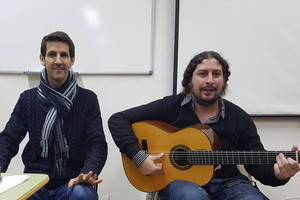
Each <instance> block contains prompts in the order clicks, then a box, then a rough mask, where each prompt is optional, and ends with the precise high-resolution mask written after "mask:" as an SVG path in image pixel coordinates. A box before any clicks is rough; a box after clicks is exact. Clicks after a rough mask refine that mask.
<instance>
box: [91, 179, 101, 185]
mask: <svg viewBox="0 0 300 200" xmlns="http://www.w3.org/2000/svg"><path fill="white" fill-rule="evenodd" d="M102 182H103V179H98V180H95V181H94V182H93V185H98V184H99V183H102Z"/></svg>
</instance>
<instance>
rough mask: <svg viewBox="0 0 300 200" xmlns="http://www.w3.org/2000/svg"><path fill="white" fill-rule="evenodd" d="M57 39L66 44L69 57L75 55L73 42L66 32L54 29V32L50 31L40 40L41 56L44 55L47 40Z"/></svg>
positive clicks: (53, 40)
mask: <svg viewBox="0 0 300 200" xmlns="http://www.w3.org/2000/svg"><path fill="white" fill-rule="evenodd" d="M57 41H58V42H64V43H66V44H68V46H69V53H70V57H71V58H74V57H75V46H74V43H73V41H72V40H71V38H70V37H69V36H68V34H66V33H65V32H62V31H56V32H53V33H50V34H48V35H46V36H44V37H43V39H42V42H41V54H42V55H43V57H45V56H46V51H47V42H57Z"/></svg>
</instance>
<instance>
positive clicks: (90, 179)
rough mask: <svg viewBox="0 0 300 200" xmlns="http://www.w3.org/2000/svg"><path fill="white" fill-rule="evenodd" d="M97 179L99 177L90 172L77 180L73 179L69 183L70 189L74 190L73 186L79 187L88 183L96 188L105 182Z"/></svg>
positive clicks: (81, 175) (80, 175)
mask: <svg viewBox="0 0 300 200" xmlns="http://www.w3.org/2000/svg"><path fill="white" fill-rule="evenodd" d="M97 178H98V175H97V174H94V173H93V172H92V171H89V173H87V174H79V175H78V176H77V177H76V178H72V179H71V180H70V181H69V183H68V187H69V188H72V187H73V186H75V185H78V184H80V183H86V184H90V185H92V186H94V185H97V184H99V183H101V182H102V181H103V180H102V179H97Z"/></svg>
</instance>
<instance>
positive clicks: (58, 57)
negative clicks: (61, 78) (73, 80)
mask: <svg viewBox="0 0 300 200" xmlns="http://www.w3.org/2000/svg"><path fill="white" fill-rule="evenodd" d="M54 62H55V64H61V63H62V58H61V57H60V55H58V56H56V57H55V60H54Z"/></svg>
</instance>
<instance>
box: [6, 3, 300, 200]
mask: <svg viewBox="0 0 300 200" xmlns="http://www.w3.org/2000/svg"><path fill="white" fill-rule="evenodd" d="M174 2H175V1H172V0H163V1H156V15H155V17H156V20H155V30H154V31H155V38H154V44H155V45H154V65H153V70H154V73H153V75H151V76H148V75H143V76H142V75H134V76H130V75H126V76H124V75H119V76H118V75H115V76H108V75H102V76H100V75H95V76H80V77H79V80H80V83H81V84H82V85H84V87H86V88H89V89H91V90H93V91H94V92H95V93H96V94H97V95H98V99H99V103H100V109H101V112H102V119H103V124H104V131H105V134H106V138H107V142H108V145H109V154H108V160H107V163H106V165H105V167H104V169H103V171H102V174H101V177H102V178H103V179H104V182H103V183H102V184H101V185H100V186H99V189H98V192H99V196H100V199H104V200H106V199H110V200H121V199H131V200H140V199H144V196H145V193H143V192H140V191H137V190H136V189H135V188H133V187H132V186H131V185H130V183H129V182H128V181H127V178H126V177H125V175H124V172H123V169H122V164H121V160H120V153H119V151H118V149H117V148H116V146H115V144H114V142H113V141H112V138H111V136H110V133H109V131H108V128H107V120H108V118H109V116H110V115H111V114H112V113H114V112H117V111H120V110H124V109H126V108H129V107H132V106H136V105H140V104H144V103H147V102H150V101H152V100H154V99H157V98H161V97H163V96H165V95H169V94H171V93H172V72H173V41H174V9H175V3H174ZM137 56H138V55H137ZM233 76H234V74H233ZM37 80H38V75H34V76H27V75H7V74H0V91H1V104H0V111H1V114H0V129H1V130H2V129H3V128H4V126H5V123H6V122H7V120H8V118H9V116H10V113H11V112H12V109H13V107H14V105H15V103H16V101H17V99H18V97H19V94H20V93H21V92H22V91H23V90H25V89H28V88H29V87H30V86H32V85H35V84H36V82H37ZM255 123H256V125H257V127H258V130H259V132H260V135H261V139H262V141H263V143H264V144H265V146H266V148H267V149H269V150H289V149H290V147H291V145H292V144H299V141H300V124H299V120H298V119H289V118H288V119H284V118H283V119H272V118H271V119H255ZM26 141H27V138H26V139H25V140H24V141H23V142H22V144H21V145H20V150H22V149H23V147H24V144H25V143H26ZM22 170H23V164H22V161H21V159H20V153H19V154H18V155H17V156H16V157H15V158H14V159H13V161H12V162H11V164H10V167H9V170H8V171H9V172H16V173H20V172H22ZM299 181H300V176H299V175H298V176H297V177H295V178H294V179H293V180H292V181H290V182H289V183H288V184H287V185H285V186H281V187H277V188H272V187H265V186H261V185H259V187H260V188H261V189H262V190H263V191H264V193H265V194H266V195H267V196H268V197H269V198H270V199H272V200H282V199H285V198H288V197H293V196H300V192H298V191H299V189H297V188H296V187H297V183H298V185H299Z"/></svg>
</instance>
